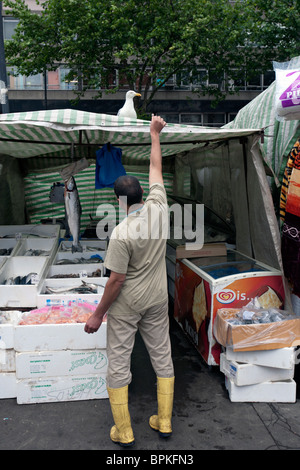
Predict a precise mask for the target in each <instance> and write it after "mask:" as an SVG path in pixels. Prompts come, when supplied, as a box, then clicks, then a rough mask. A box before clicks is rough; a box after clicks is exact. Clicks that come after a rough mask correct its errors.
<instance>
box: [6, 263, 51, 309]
mask: <svg viewBox="0 0 300 470" xmlns="http://www.w3.org/2000/svg"><path fill="white" fill-rule="evenodd" d="M48 262H49V260H48V258H47V257H45V256H30V257H27V256H13V257H11V258H9V259H8V260H7V261H6V263H5V264H4V265H3V266H2V268H1V269H0V307H8V308H9V307H11V308H23V307H30V308H32V307H36V295H37V292H38V291H39V285H40V284H41V282H42V280H43V278H44V276H45V273H46V271H47V268H48ZM30 273H35V274H36V275H37V277H36V283H35V284H32V285H5V284H4V282H5V281H7V279H10V278H16V277H17V276H21V277H23V276H27V275H28V274H30Z"/></svg>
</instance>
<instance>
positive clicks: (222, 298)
mask: <svg viewBox="0 0 300 470" xmlns="http://www.w3.org/2000/svg"><path fill="white" fill-rule="evenodd" d="M216 297H217V301H218V302H220V303H221V304H231V303H232V302H234V301H235V300H239V299H241V300H246V294H245V293H244V292H243V293H240V292H235V291H233V290H231V289H223V290H222V291H221V292H218V294H217V296H216Z"/></svg>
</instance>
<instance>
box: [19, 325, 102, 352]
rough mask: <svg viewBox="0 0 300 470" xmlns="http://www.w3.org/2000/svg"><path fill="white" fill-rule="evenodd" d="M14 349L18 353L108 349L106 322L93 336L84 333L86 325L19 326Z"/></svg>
mask: <svg viewBox="0 0 300 470" xmlns="http://www.w3.org/2000/svg"><path fill="white" fill-rule="evenodd" d="M14 349H15V350H16V351H17V352H26V351H60V350H63V349H76V350H78V349H106V321H103V323H102V325H101V326H100V328H99V330H98V331H97V332H96V333H93V334H88V333H86V332H85V331H84V323H64V324H59V325H56V324H51V325H49V324H48V325H47V324H44V325H19V326H16V327H15V332H14Z"/></svg>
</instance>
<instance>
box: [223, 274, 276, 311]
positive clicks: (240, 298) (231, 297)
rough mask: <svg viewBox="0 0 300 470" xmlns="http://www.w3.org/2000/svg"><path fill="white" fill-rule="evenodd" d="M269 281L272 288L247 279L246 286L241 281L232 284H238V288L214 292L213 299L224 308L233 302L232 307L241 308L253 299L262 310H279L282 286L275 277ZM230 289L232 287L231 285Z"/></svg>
mask: <svg viewBox="0 0 300 470" xmlns="http://www.w3.org/2000/svg"><path fill="white" fill-rule="evenodd" d="M272 280H273V281H274V282H272ZM270 281H271V282H270V284H271V285H272V287H271V285H268V284H269V283H268V284H260V283H259V282H254V279H248V280H247V284H245V283H244V282H243V280H240V281H237V282H236V283H233V284H238V285H237V286H236V287H239V288H237V289H233V288H231V289H228V288H226V289H221V290H220V291H219V292H216V294H215V299H216V301H217V302H219V303H220V304H222V305H223V306H224V307H225V308H226V305H230V304H233V302H234V307H241V306H244V305H246V304H248V302H251V301H253V299H256V300H257V301H258V304H259V305H260V306H261V307H262V308H269V307H274V308H275V307H276V308H280V307H281V306H282V303H283V302H282V299H283V292H282V284H281V282H280V279H276V278H275V277H274V279H270ZM243 284H244V285H243ZM230 287H233V286H232V285H231V286H230ZM241 288H242V289H241ZM244 288H245V290H244ZM245 291H246V292H245Z"/></svg>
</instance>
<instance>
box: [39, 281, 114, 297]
mask: <svg viewBox="0 0 300 470" xmlns="http://www.w3.org/2000/svg"><path fill="white" fill-rule="evenodd" d="M98 287H103V288H104V287H105V286H104V285H103V284H95V283H93V282H86V281H83V280H81V284H80V285H79V286H70V287H67V286H66V287H50V286H45V293H46V294H67V293H69V294H97V292H98Z"/></svg>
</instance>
